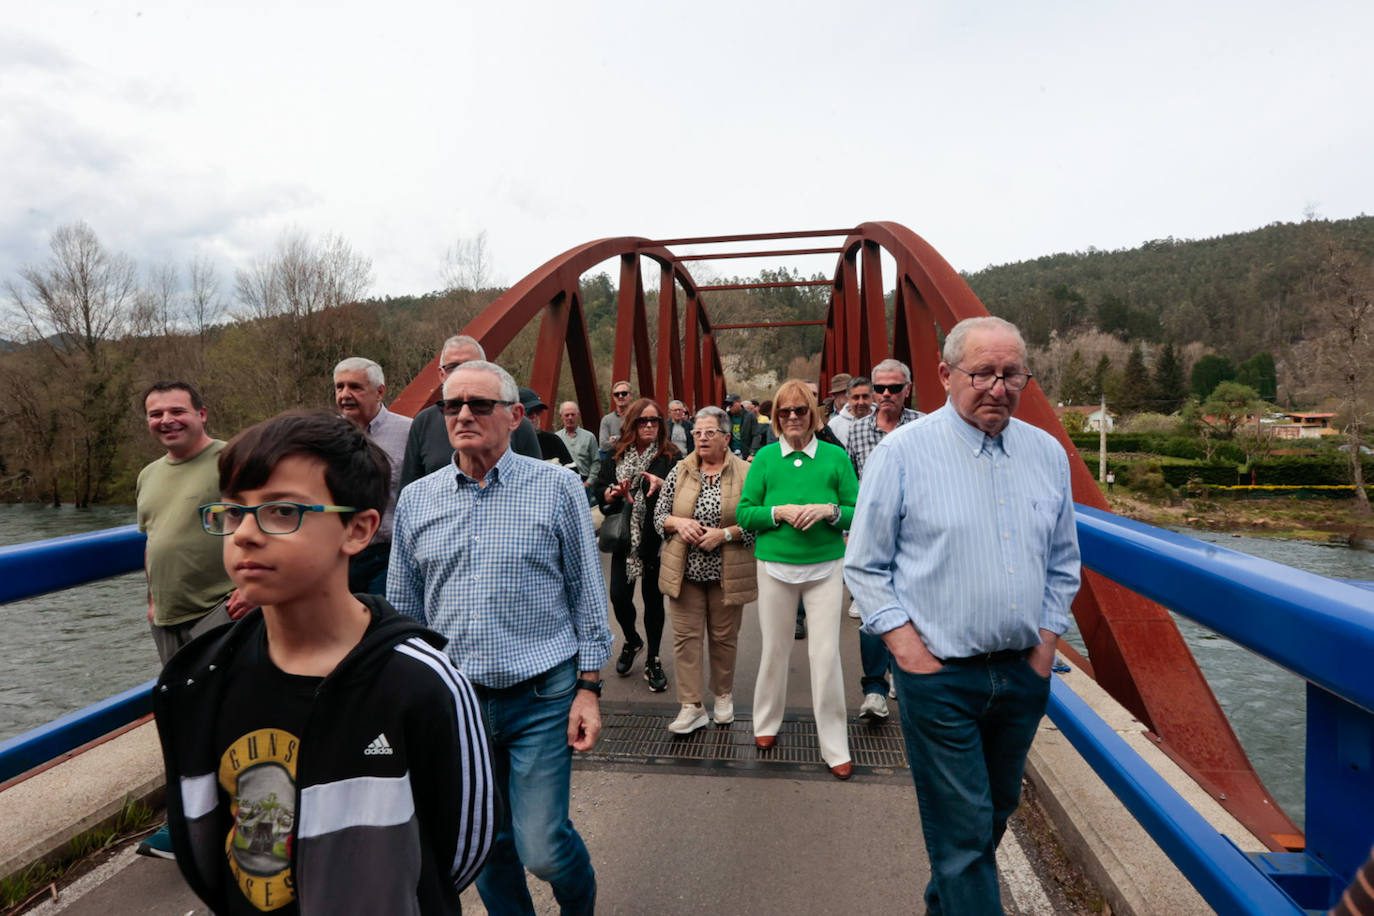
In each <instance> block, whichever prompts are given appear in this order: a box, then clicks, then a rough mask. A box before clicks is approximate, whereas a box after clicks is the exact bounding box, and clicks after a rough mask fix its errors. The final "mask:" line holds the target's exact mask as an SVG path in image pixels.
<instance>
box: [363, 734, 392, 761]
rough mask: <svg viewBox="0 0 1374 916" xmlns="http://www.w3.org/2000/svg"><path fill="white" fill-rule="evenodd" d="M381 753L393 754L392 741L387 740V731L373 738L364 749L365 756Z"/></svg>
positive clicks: (388, 755) (374, 755)
mask: <svg viewBox="0 0 1374 916" xmlns="http://www.w3.org/2000/svg"><path fill="white" fill-rule="evenodd" d="M379 755H385V756H387V757H390V756H391V743H390V742H389V741H387V740H386V734H385V733H382V734H380V735H378V736H377V737H375V738H373V739H372V743H371V744H369V745H368V746H367V749H366V750H364V751H363V756H364V757H376V756H379Z"/></svg>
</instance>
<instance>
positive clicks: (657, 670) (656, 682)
mask: <svg viewBox="0 0 1374 916" xmlns="http://www.w3.org/2000/svg"><path fill="white" fill-rule="evenodd" d="M644 680H646V681H648V682H649V690H650V691H651V692H653V693H662V692H663V691H665V690H667V689H668V675H666V674H664V673H663V665H662V663H661V662H659V660H658V656H657V655H655V656H654V657H653V658H651V659H649V660H648V661H646V662H645V663H644Z"/></svg>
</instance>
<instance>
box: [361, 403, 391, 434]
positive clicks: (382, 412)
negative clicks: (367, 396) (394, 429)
mask: <svg viewBox="0 0 1374 916" xmlns="http://www.w3.org/2000/svg"><path fill="white" fill-rule="evenodd" d="M388 413H390V411H388V410H387V409H386V405H385V404H379V405H377V416H375V417H373V418H372V422H371V423H369V424H367V431H368V432H369V433H375V432H376V431H377V430H379V429H381V428H382V427H383V426H385V425H386V424H387V414H388Z"/></svg>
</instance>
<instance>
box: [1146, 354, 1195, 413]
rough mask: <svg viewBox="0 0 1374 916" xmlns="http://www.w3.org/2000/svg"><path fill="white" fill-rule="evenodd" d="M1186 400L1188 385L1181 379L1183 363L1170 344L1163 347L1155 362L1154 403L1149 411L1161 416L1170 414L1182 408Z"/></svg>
mask: <svg viewBox="0 0 1374 916" xmlns="http://www.w3.org/2000/svg"><path fill="white" fill-rule="evenodd" d="M1187 399H1188V383H1187V382H1186V381H1185V380H1184V378H1183V363H1182V362H1181V361H1180V360H1179V358H1178V351H1177V350H1175V349H1174V345H1173V343H1172V342H1170V343H1166V344H1165V345H1164V350H1163V352H1161V353H1160V354H1159V359H1157V360H1156V361H1155V380H1154V403H1153V404H1152V405H1151V409H1152V410H1155V411H1157V412H1159V413H1162V414H1171V413H1174V412H1175V411H1176V410H1178V409H1179V408H1180V407H1182V406H1183V402H1184V401H1186V400H1187Z"/></svg>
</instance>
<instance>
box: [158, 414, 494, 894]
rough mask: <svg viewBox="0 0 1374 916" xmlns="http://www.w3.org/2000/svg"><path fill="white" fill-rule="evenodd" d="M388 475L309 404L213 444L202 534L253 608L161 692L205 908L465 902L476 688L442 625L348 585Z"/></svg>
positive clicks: (183, 839)
mask: <svg viewBox="0 0 1374 916" xmlns="http://www.w3.org/2000/svg"><path fill="white" fill-rule="evenodd" d="M389 482H390V469H389V466H388V462H387V458H386V455H385V453H384V452H382V450H381V449H380V448H379V447H378V446H377V445H376V444H375V443H374V442H372V440H370V439H369V438H368V437H367V436H366V435H365V434H364V433H363V432H362V431H361V430H360V429H358V428H357V427H355V426H354V425H353V424H352V423H350V422H349V421H348V420H346V419H344V418H343V417H339V416H335V415H331V414H328V413H324V412H320V411H293V412H289V413H285V414H281V415H279V416H277V417H274V418H272V419H270V420H266V421H264V422H262V423H259V424H257V425H256V426H253V427H250V428H249V429H247V430H245V431H243V432H242V433H240V434H239V435H238V436H236V437H235V438H234V439H233V440H232V441H231V442H230V443H229V444H228V446H226V447H225V449H224V451H223V453H222V454H221V457H220V461H219V489H220V492H221V494H223V499H222V500H220V501H214V502H210V503H207V504H205V505H202V506H201V507H200V509H199V518H200V522H201V524H202V526H203V527H204V533H202V534H201V535H200V536H201V537H204V538H206V539H207V540H215V541H218V543H219V544H220V545H222V551H223V559H224V566H225V568H226V569H228V571H229V574H230V576H231V577H232V578H233V580H234V583H235V584H236V585H237V586H238V588H239V591H240V592H241V593H242V594H243V596H244V598H245V599H246V600H247V601H248V602H250V603H252V604H255V605H260V606H261V610H255V611H251V612H249V613H248V614H247V615H246V616H245V617H244V618H243V619H242V620H240V621H239V622H238V623H236V624H234V625H233V626H225V627H220V628H218V629H215V630H213V631H211V632H209V633H206V634H204V635H203V636H201V637H199V638H197V639H196V640H194V641H193V642H191V643H190V644H189V645H187V646H186V647H185V648H184V649H183V650H182V651H180V652H178V653H177V655H176V656H175V658H173V659H172V662H171V663H170V664H169V665H168V666H167V668H166V669H165V670H164V671H163V674H162V677H161V678H160V679H159V681H158V686H157V689H156V690H155V691H154V693H153V697H154V701H153V703H154V712H155V714H156V716H157V723H158V734H159V738H160V739H161V741H162V753H163V759H164V762H165V764H166V768H167V776H168V784H169V787H170V788H169V791H168V793H167V812H168V825H169V826H170V827H171V833H172V843H173V848H174V850H175V852H176V859H177V864H178V865H179V866H180V868H181V871H182V874H183V875H184V876H185V878H186V881H187V883H188V884H189V885H190V886H191V888H192V890H194V891H195V892H196V894H197V895H198V896H199V897H200V898H201V899H202V900H204V901H205V903H206V904H207V905H208V906H209V907H210V909H211V910H212V911H214V912H216V913H252V912H258V911H263V910H273V911H276V912H279V913H297V912H359V913H361V912H367V913H401V912H407V913H458V912H460V905H459V899H458V895H459V892H460V891H461V890H462V889H463V887H464V886H465V885H467V884H468V883H469V882H470V881H472V880H473V878H474V877H475V876H476V874H477V872H478V870H479V869H480V868H481V866H482V863H483V862H484V861H485V859H486V857H487V853H488V851H489V850H490V848H491V843H492V838H493V835H494V832H495V807H494V804H495V803H494V793H493V788H492V778H491V761H490V751H489V749H488V745H487V740H486V737H485V733H484V731H483V728H482V721H481V716H480V713H479V710H478V706H477V698H476V696H475V694H474V692H473V689H472V686H471V685H470V684H469V683H468V681H467V679H466V678H465V677H463V675H462V674H460V673H459V672H458V671H457V670H456V669H455V668H454V667H453V666H452V664H450V662H449V660H448V657H447V656H446V655H445V653H444V642H445V641H444V639H443V637H441V636H439V635H438V634H436V633H433V632H431V631H429V630H427V629H425V628H424V627H423V626H421V625H420V624H419V623H417V622H416V621H414V620H412V619H411V618H409V617H405V616H402V615H400V614H398V613H397V612H396V611H395V610H394V609H393V608H392V607H391V606H390V605H389V604H388V603H387V602H386V601H385V600H384V599H382V598H380V597H379V596H376V595H354V594H350V592H349V590H348V561H349V558H350V557H352V556H354V555H356V554H357V553H358V552H359V551H361V550H362V549H363V548H365V547H366V546H367V544H368V542H369V541H370V540H371V539H372V536H373V534H375V532H376V530H377V525H378V523H379V522H380V520H381V513H382V509H383V508H384V507H385V506H386V503H387V494H388V489H389Z"/></svg>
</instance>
